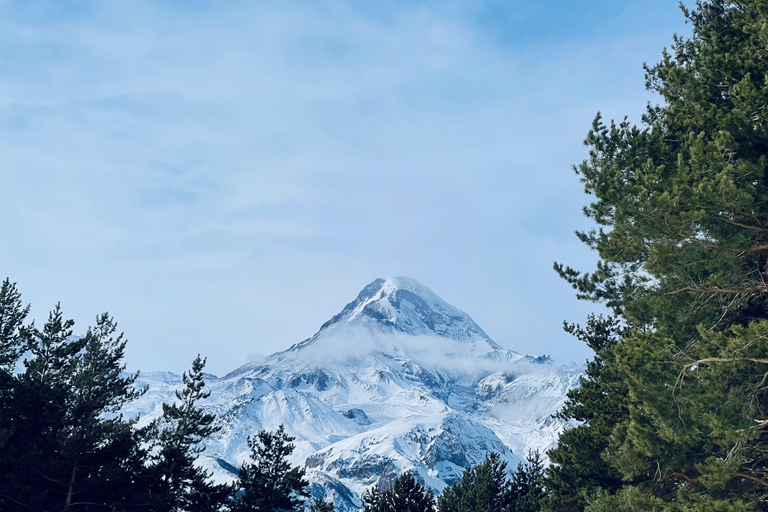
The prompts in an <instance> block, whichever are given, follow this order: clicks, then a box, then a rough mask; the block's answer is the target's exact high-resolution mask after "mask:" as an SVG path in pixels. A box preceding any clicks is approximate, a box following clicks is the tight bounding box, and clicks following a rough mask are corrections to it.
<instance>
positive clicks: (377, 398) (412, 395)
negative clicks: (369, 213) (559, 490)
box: [124, 277, 581, 510]
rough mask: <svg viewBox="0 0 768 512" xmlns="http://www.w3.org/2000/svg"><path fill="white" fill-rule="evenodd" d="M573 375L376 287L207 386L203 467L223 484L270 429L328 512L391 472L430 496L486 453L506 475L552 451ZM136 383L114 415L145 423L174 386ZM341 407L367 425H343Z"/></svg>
mask: <svg viewBox="0 0 768 512" xmlns="http://www.w3.org/2000/svg"><path fill="white" fill-rule="evenodd" d="M580 372H581V368H578V367H575V366H558V365H556V364H554V363H553V362H551V361H548V360H547V361H543V362H539V361H536V360H533V359H532V358H528V357H524V356H521V355H520V354H518V353H516V352H514V351H511V350H506V349H503V348H501V347H500V346H499V345H497V344H496V343H495V342H493V341H492V340H491V339H490V338H489V337H488V336H487V335H486V334H485V332H484V331H483V330H482V329H481V328H480V327H479V326H477V324H475V322H474V321H473V320H472V319H471V318H470V317H469V315H467V314H466V313H464V312H462V311H460V310H459V309H457V308H455V307H453V306H451V305H450V304H447V303H446V302H444V301H443V300H442V299H440V298H439V297H438V296H437V295H435V294H434V293H433V292H432V291H431V290H429V289H428V288H427V287H425V286H424V285H422V284H420V283H418V282H417V281H415V280H413V279H409V278H402V277H398V278H391V279H386V280H376V281H374V283H371V285H369V286H367V287H366V288H365V289H364V290H363V292H361V294H360V295H359V296H358V298H357V299H356V300H355V301H353V302H352V303H350V304H349V305H347V307H345V308H344V310H343V311H342V313H340V314H339V315H336V316H335V317H334V318H333V319H332V320H330V321H329V322H327V323H326V324H325V325H323V327H322V328H321V329H320V330H319V331H318V333H317V334H315V335H314V336H313V337H311V338H309V339H307V340H305V341H303V342H301V343H299V344H297V345H294V346H293V347H291V348H290V349H288V350H286V351H284V352H279V353H276V354H273V355H271V356H268V357H266V358H264V359H263V360H261V361H259V362H253V363H249V364H248V365H246V366H244V367H242V368H239V369H237V370H235V371H233V372H231V373H230V374H228V375H227V376H225V377H224V378H221V379H216V378H213V377H212V378H211V379H210V380H209V384H210V388H211V390H212V395H211V397H210V399H209V400H208V401H207V402H206V404H205V405H206V407H207V408H209V409H210V411H211V412H214V413H215V414H216V415H217V422H218V424H219V425H220V426H221V427H222V430H221V431H220V432H219V433H218V434H216V435H215V436H213V437H212V438H211V439H209V440H208V441H207V442H206V451H205V452H204V456H205V457H208V461H209V462H203V464H204V465H205V466H206V467H208V468H209V469H211V470H212V471H213V472H214V473H215V475H216V478H217V479H218V480H226V479H228V478H229V479H232V478H233V477H234V476H233V475H232V474H231V473H229V472H228V471H227V470H225V469H224V468H223V467H222V464H220V463H219V462H216V459H219V460H221V461H223V462H225V463H227V464H231V465H233V466H235V467H237V466H239V465H240V464H241V463H242V462H243V461H244V460H246V459H247V457H248V447H247V444H246V439H247V438H248V436H249V435H253V434H255V433H256V432H258V431H259V430H261V429H268V430H274V429H276V428H277V427H278V426H279V425H281V424H282V425H284V426H285V429H286V431H287V432H288V433H289V434H290V435H292V436H295V437H296V441H295V445H296V449H295V451H294V453H293V455H292V457H291V462H292V463H293V464H299V465H302V466H306V467H307V470H308V478H309V479H310V481H312V482H313V486H312V491H313V492H314V493H316V494H318V493H319V494H324V493H326V492H327V493H328V495H329V496H332V497H334V499H335V500H336V505H337V509H339V510H355V509H356V507H357V506H359V505H360V501H359V498H360V495H361V494H362V492H364V490H365V489H366V488H367V487H369V486H371V485H377V484H378V483H380V482H381V483H384V482H386V481H388V479H391V478H392V477H393V476H394V475H395V474H397V473H399V472H401V471H404V470H414V471H416V472H417V473H418V475H419V476H420V478H421V479H422V480H423V481H424V482H426V483H427V484H428V485H430V486H432V487H433V488H435V490H437V491H439V490H441V489H442V488H444V487H445V485H446V484H448V483H450V482H452V481H453V480H455V479H456V478H458V477H460V475H461V472H462V471H463V470H464V468H465V467H467V466H469V465H474V464H477V463H479V462H481V461H482V460H483V459H484V457H485V455H486V453H488V452H489V451H496V452H499V453H500V454H501V455H502V457H503V458H504V459H505V460H507V461H508V462H509V463H510V466H511V467H514V465H516V463H517V461H519V460H521V459H522V458H524V457H525V455H526V454H527V453H528V451H529V450H539V451H542V452H543V451H545V450H546V449H548V448H550V447H552V446H553V445H554V443H555V442H556V440H557V436H558V434H559V433H560V431H561V430H562V428H563V427H564V425H563V423H562V422H561V421H559V420H554V419H552V417H551V416H552V414H553V413H555V412H556V411H557V410H558V409H559V408H560V407H562V405H563V403H564V401H565V393H566V392H567V390H568V389H570V388H572V387H574V386H575V385H576V384H577V382H578V375H579V374H580ZM138 384H139V385H148V386H149V392H148V393H147V394H145V395H144V396H143V397H142V398H141V399H140V400H139V401H137V402H136V403H134V404H131V405H130V406H129V407H126V409H125V411H124V412H126V413H127V414H130V415H137V414H140V415H141V416H142V421H149V420H151V419H152V418H154V417H157V416H158V415H159V414H161V413H162V409H161V408H160V404H161V403H162V402H163V401H172V400H173V393H174V391H175V390H176V389H178V388H179V387H180V386H181V379H180V378H179V377H178V376H176V375H173V374H169V373H153V374H146V375H142V376H141V378H140V380H139V383H138ZM350 409H360V410H361V411H363V412H364V413H365V415H366V416H367V417H368V421H367V422H366V421H359V418H358V420H356V419H355V418H352V417H346V416H344V415H343V413H345V412H346V411H349V410H350ZM368 423H369V424H368Z"/></svg>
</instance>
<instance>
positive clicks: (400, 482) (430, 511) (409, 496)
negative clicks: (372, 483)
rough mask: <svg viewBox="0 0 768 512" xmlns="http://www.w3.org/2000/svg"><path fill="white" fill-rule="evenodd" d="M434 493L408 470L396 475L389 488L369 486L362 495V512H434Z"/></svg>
mask: <svg viewBox="0 0 768 512" xmlns="http://www.w3.org/2000/svg"><path fill="white" fill-rule="evenodd" d="M434 510H435V495H434V493H433V492H432V489H428V488H427V487H425V486H423V485H422V484H420V483H419V482H417V481H416V479H415V478H414V476H413V474H412V473H410V472H406V473H403V474H402V475H400V476H399V477H397V478H396V479H395V481H394V483H393V485H392V487H391V488H390V489H387V490H386V491H381V490H379V489H376V488H371V489H369V490H368V491H366V492H365V494H364V495H363V512H434Z"/></svg>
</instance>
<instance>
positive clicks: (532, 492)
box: [510, 452, 546, 512]
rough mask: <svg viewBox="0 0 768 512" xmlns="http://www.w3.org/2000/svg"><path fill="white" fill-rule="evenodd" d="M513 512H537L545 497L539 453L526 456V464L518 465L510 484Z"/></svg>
mask: <svg viewBox="0 0 768 512" xmlns="http://www.w3.org/2000/svg"><path fill="white" fill-rule="evenodd" d="M510 487H511V488H512V496H513V500H512V502H513V506H512V510H514V511H515V512H538V511H539V510H541V501H542V499H543V498H544V496H545V495H546V490H545V488H544V462H543V461H542V459H541V454H540V453H539V452H533V453H530V454H528V457H527V460H526V464H518V465H517V469H516V470H515V472H514V473H513V474H512V481H511V482H510Z"/></svg>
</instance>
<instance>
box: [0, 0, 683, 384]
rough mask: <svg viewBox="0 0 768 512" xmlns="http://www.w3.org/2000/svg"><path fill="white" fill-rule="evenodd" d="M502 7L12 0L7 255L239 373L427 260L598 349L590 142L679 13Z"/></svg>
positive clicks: (6, 82) (469, 295)
mask: <svg viewBox="0 0 768 512" xmlns="http://www.w3.org/2000/svg"><path fill="white" fill-rule="evenodd" d="M505 4H507V3H506V2H505V3H501V2H481V3H479V4H478V3H472V4H466V3H463V2H417V3H412V2H391V3H390V2H386V3H374V4H371V3H365V4H360V3H356V2H301V1H299V2H290V3H277V4H275V3H265V2H258V3H237V2H217V3H215V4H210V3H207V2H206V3H195V2H176V1H168V2H149V1H135V2H96V1H93V2H86V1H83V2H74V3H73V2H67V3H66V6H65V5H64V4H61V3H57V2H48V3H38V2H35V3H29V2H2V3H0V168H1V169H2V193H3V197H4V200H3V201H2V202H0V216H1V217H2V218H3V219H4V223H3V227H4V233H3V235H2V237H0V268H2V269H3V272H4V273H7V274H8V275H10V276H11V277H12V278H14V279H16V280H18V281H19V284H20V285H21V288H22V290H26V293H27V298H28V299H29V300H32V301H33V302H34V305H35V306H36V311H37V313H38V314H39V315H40V316H42V314H43V310H44V308H45V307H46V306H48V305H49V304H52V303H53V302H54V301H56V300H62V301H63V302H64V305H65V306H66V307H68V309H69V311H70V312H71V314H73V315H74V316H75V317H76V318H77V319H79V320H81V321H83V322H85V321H87V319H89V318H91V317H92V316H93V315H95V314H96V313H97V312H98V311H99V310H100V309H104V308H108V309H109V310H110V311H112V312H113V313H115V314H116V315H117V317H118V320H120V321H121V325H122V327H123V328H125V329H126V330H127V331H128V334H129V335H130V337H131V343H130V345H129V347H130V348H129V360H130V363H131V365H132V366H133V367H144V368H147V369H161V368H168V369H172V370H180V369H183V368H184V367H185V366H186V361H187V360H191V359H192V358H193V357H194V355H195V354H196V353H197V352H202V353H209V354H211V357H210V358H209V361H210V364H211V368H212V369H214V371H217V372H223V371H226V370H228V369H231V368H232V367H233V366H236V365H237V364H239V363H240V362H241V361H242V360H243V358H245V356H246V354H248V353H251V352H253V351H259V352H264V353H268V352H271V351H273V350H276V349H279V348H284V347H286V346H288V345H290V344H291V343H293V342H295V341H296V340H298V339H302V338H304V337H306V336H307V335H309V334H311V333H312V332H314V331H315V330H316V328H317V326H318V325H320V324H321V323H322V322H323V321H324V320H325V319H327V317H329V316H330V315H332V314H333V313H335V312H336V311H337V310H338V309H340V308H341V307H342V306H343V304H344V303H345V302H347V301H348V300H350V299H351V298H352V297H353V296H354V295H355V294H356V293H357V291H358V289H359V288H360V287H362V286H363V285H364V284H365V283H367V282H369V281H371V280H372V279H373V278H375V277H377V276H386V275H409V274H411V275H414V277H417V278H419V279H420V280H421V281H423V282H424V283H426V284H427V285H429V286H430V287H432V288H434V289H435V290H437V291H438V292H439V293H442V294H443V295H444V296H445V298H446V299H447V300H448V301H449V302H453V303H455V304H456V305H457V306H458V307H461V308H463V309H465V310H467V311H468V312H469V313H470V314H472V315H473V317H475V319H476V320H477V321H478V323H479V324H480V325H482V327H483V328H484V329H485V330H486V331H487V332H489V334H490V335H491V336H492V337H494V338H496V339H497V341H499V342H500V343H502V344H505V345H508V346H510V347H511V348H514V349H515V350H518V351H521V352H526V351H528V352H533V351H535V352H542V351H543V352H547V353H555V354H556V355H557V354H560V355H561V357H562V358H565V359H569V358H572V359H582V358H583V357H585V356H586V351H585V350H583V349H582V348H581V347H578V345H577V344H576V342H566V341H565V340H566V339H567V338H566V337H565V336H564V335H563V334H562V333H560V331H559V323H560V321H561V319H562V318H563V317H567V318H569V319H570V320H577V319H578V318H579V317H580V316H581V315H582V313H583V311H585V307H582V306H578V305H575V303H574V301H573V299H572V298H571V296H570V293H569V290H568V288H567V287H566V286H563V285H561V284H560V283H559V282H558V280H557V278H556V277H555V276H554V275H553V274H552V272H551V270H550V265H551V261H552V260H553V259H563V260H567V261H570V262H573V263H575V264H577V265H578V264H583V265H585V266H586V265H588V264H589V262H590V260H591V259H592V257H591V256H590V255H588V254H587V253H586V252H585V251H583V249H581V248H579V247H578V244H577V243H576V242H575V240H573V237H572V236H571V235H570V233H571V232H572V231H573V229H574V228H576V227H578V226H580V225H583V222H582V221H580V220H578V215H579V214H578V212H579V208H580V206H581V204H582V203H584V202H585V200H584V198H583V197H582V196H581V195H580V187H579V185H578V183H577V181H576V179H575V178H574V177H573V176H572V174H571V172H570V165H571V164H573V163H575V162H576V161H578V160H579V159H580V158H582V156H583V149H582V148H581V144H580V142H581V139H582V138H583V135H584V133H585V131H586V129H587V128H588V125H589V122H590V120H591V118H592V116H593V115H594V113H595V112H596V111H597V110H598V109H603V110H606V111H607V113H608V114H609V115H612V116H622V115H623V114H625V113H629V114H637V113H638V112H639V111H640V109H641V108H642V106H643V104H644V102H645V101H646V99H647V98H648V96H647V95H646V93H645V92H644V91H643V89H642V71H641V68H640V64H641V62H642V61H643V60H654V59H655V58H656V56H657V55H658V54H659V50H660V47H661V45H662V44H664V43H666V42H668V41H669V40H670V32H671V31H672V30H673V29H674V28H678V27H679V26H680V23H679V17H675V16H676V15H675V14H674V12H671V11H673V9H674V7H673V6H670V5H669V2H661V1H655V0H654V1H653V2H648V3H647V4H646V3H644V4H643V8H642V9H641V8H639V7H633V6H623V7H617V6H618V5H619V4H618V3H615V2H607V1H600V2H597V4H595V3H594V2H590V3H589V4H590V5H592V4H595V5H592V6H587V4H586V3H584V2H576V3H573V2H565V1H558V2H555V1H553V2H541V3H540V4H541V6H542V7H536V8H533V7H530V6H528V7H526V8H524V9H520V8H521V7H522V6H524V3H521V2H509V3H508V4H509V5H507V6H505ZM545 4H546V5H545ZM582 4H583V5H582ZM525 5H528V4H525ZM537 5H539V4H537ZM587 7H588V8H587ZM590 13H591V14H590ZM544 15H547V16H550V17H554V18H553V22H552V23H551V24H548V23H547V22H546V17H543V16H544ZM654 16H655V18H654V20H655V23H652V24H651V23H647V21H648V19H649V17H654ZM558 20H559V21H558ZM563 20H568V22H567V23H566V22H564V21H563ZM535 27H539V28H535ZM211 347H216V348H215V349H214V350H215V352H216V354H212V353H211V352H212V349H211Z"/></svg>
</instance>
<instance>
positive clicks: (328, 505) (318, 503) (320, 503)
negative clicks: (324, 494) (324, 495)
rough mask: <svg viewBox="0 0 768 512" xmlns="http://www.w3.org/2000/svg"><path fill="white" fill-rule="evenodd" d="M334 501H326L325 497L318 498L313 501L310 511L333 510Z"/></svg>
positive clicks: (328, 511) (323, 511) (330, 511)
mask: <svg viewBox="0 0 768 512" xmlns="http://www.w3.org/2000/svg"><path fill="white" fill-rule="evenodd" d="M333 511H334V507H333V502H332V501H325V500H323V499H316V500H314V501H313V502H312V505H311V506H310V507H309V512H333Z"/></svg>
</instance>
